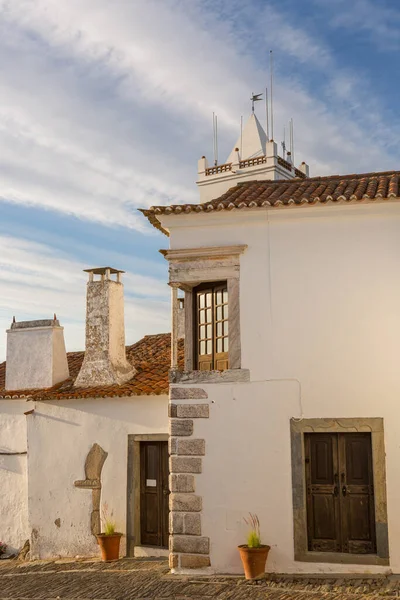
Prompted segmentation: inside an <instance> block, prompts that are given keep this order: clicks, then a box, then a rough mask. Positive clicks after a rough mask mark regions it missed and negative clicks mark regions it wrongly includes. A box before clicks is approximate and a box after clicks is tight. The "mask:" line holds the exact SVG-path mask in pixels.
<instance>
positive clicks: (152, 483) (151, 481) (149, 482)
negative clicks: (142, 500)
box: [146, 479, 157, 487]
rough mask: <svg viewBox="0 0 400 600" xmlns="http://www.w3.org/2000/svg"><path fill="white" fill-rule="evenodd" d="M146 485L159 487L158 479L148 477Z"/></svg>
mask: <svg viewBox="0 0 400 600" xmlns="http://www.w3.org/2000/svg"><path fill="white" fill-rule="evenodd" d="M146 487H157V479H146Z"/></svg>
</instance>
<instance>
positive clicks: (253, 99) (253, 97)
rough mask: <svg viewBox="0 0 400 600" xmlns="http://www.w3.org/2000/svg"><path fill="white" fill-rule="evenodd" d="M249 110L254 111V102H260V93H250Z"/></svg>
mask: <svg viewBox="0 0 400 600" xmlns="http://www.w3.org/2000/svg"><path fill="white" fill-rule="evenodd" d="M250 100H251V112H254V102H260V100H262V94H253V93H252V94H251V98H250Z"/></svg>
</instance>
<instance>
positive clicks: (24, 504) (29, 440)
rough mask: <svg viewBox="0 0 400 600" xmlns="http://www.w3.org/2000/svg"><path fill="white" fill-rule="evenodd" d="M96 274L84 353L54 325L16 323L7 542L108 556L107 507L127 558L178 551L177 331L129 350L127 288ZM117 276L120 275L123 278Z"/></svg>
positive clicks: (10, 372)
mask: <svg viewBox="0 0 400 600" xmlns="http://www.w3.org/2000/svg"><path fill="white" fill-rule="evenodd" d="M120 277H121V273H120V272H118V271H116V270H115V269H110V268H104V269H91V270H89V283H88V290H87V323H86V351H85V352H72V353H71V352H70V353H68V354H67V353H66V352H65V345H64V338H63V328H62V327H60V325H59V322H58V320H57V319H56V317H54V319H51V320H43V321H30V322H15V321H14V322H13V323H12V325H11V328H10V329H9V330H8V332H7V362H6V363H3V364H1V365H0V540H1V541H4V542H6V543H7V544H8V546H9V551H10V552H16V551H18V550H19V549H20V548H21V547H22V545H23V544H24V542H25V541H26V540H29V541H30V548H31V551H30V557H31V558H32V559H36V558H49V557H57V556H77V555H80V556H90V555H98V554H99V550H98V546H97V543H96V538H95V534H96V533H98V532H99V529H100V511H101V505H102V504H103V503H104V502H106V503H107V504H108V505H109V508H110V510H111V509H112V510H113V512H114V516H115V519H116V522H117V527H118V529H119V530H120V531H122V532H123V533H124V534H125V533H126V537H124V538H123V542H122V549H121V553H122V555H123V554H125V553H127V555H128V556H133V555H134V554H135V555H140V554H145V555H146V554H150V555H158V554H163V553H164V554H165V553H167V550H166V549H165V548H166V547H167V546H168V466H167V465H168V368H169V364H170V354H171V353H170V347H171V337H170V334H161V335H151V336H146V337H144V338H143V339H142V340H140V341H139V342H137V343H136V344H133V345H132V346H128V347H127V348H126V351H125V336H124V308H123V286H122V283H121V281H120ZM115 278H116V279H115Z"/></svg>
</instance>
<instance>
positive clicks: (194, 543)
mask: <svg viewBox="0 0 400 600" xmlns="http://www.w3.org/2000/svg"><path fill="white" fill-rule="evenodd" d="M170 542H171V552H183V553H186V554H209V552H210V539H209V538H208V537H201V536H194V535H173V536H171V538H170ZM181 560H182V557H181ZM181 564H182V563H181Z"/></svg>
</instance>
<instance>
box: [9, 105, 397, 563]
mask: <svg viewBox="0 0 400 600" xmlns="http://www.w3.org/2000/svg"><path fill="white" fill-rule="evenodd" d="M236 148H238V150H237V149H236ZM308 174H309V173H308V167H307V165H306V164H305V163H302V165H301V166H300V168H296V167H294V165H293V164H292V161H291V157H290V156H284V157H279V156H278V153H277V148H276V145H275V143H274V142H273V141H269V140H267V139H266V135H265V133H264V132H263V131H262V128H261V125H260V123H259V122H258V121H257V119H256V117H255V116H254V115H252V116H251V117H250V120H249V122H248V124H247V126H246V128H245V130H244V132H243V137H242V139H241V140H240V141H239V142H238V143H237V144H236V146H235V147H234V149H233V150H232V153H231V155H230V158H229V159H228V161H227V162H226V163H225V164H224V165H214V166H213V167H208V165H207V161H206V159H204V158H202V159H201V161H200V164H199V180H198V186H199V189H200V199H201V201H202V202H201V203H200V204H197V205H175V206H169V207H168V206H167V207H166V206H159V207H153V208H151V209H149V210H144V211H143V212H144V214H145V215H146V216H147V217H148V218H149V220H150V222H151V223H152V224H153V225H154V226H156V227H157V228H158V229H159V230H161V231H162V232H164V233H165V234H167V235H168V236H169V249H168V250H164V251H163V254H164V256H165V258H166V259H167V260H168V261H169V267H170V268H169V283H170V286H171V289H172V314H173V320H172V344H171V350H172V351H171V352H170V351H169V344H170V342H171V340H170V336H169V335H161V336H148V337H146V338H144V339H143V340H141V341H140V342H138V343H137V344H135V345H134V346H132V347H128V349H127V352H126V354H125V350H124V349H125V342H124V333H123V306H122V287H121V286H122V284H121V282H120V280H119V278H120V273H119V272H118V271H115V270H113V269H110V268H104V269H92V270H90V271H89V283H88V295H87V298H88V305H87V328H86V332H87V335H86V352H85V358H84V357H83V353H73V354H69V355H67V360H66V359H65V349H64V345H63V337H62V330H61V328H60V326H59V323H58V321H57V320H56V319H54V320H50V321H41V322H33V323H13V324H12V326H11V328H10V330H9V332H8V352H7V364H6V365H5V364H3V365H0V411H1V415H0V423H1V425H2V427H1V428H0V445H1V450H2V451H4V452H5V453H6V455H4V453H3V454H2V455H1V456H0V464H1V467H2V468H1V470H0V478H1V479H0V511H1V512H0V516H1V518H0V539H3V540H4V541H6V542H8V543H10V545H11V546H14V547H15V548H18V547H19V546H21V545H22V543H23V542H24V541H25V540H26V539H29V540H30V541H31V556H32V558H38V557H41V558H44V557H48V556H58V555H60V556H71V555H72V556H75V555H77V554H79V555H82V554H86V555H87V554H97V553H98V550H97V547H96V542H95V538H94V534H95V533H96V531H98V528H99V508H100V505H101V502H102V501H107V502H108V504H109V505H110V506H113V508H114V512H115V514H116V517H117V520H118V524H119V528H120V529H121V530H122V531H123V532H126V533H127V542H128V543H127V550H126V551H127V553H128V555H132V554H133V553H134V552H139V553H140V552H141V553H145V552H148V553H160V552H162V551H163V550H162V548H164V547H165V546H166V541H167V537H168V535H167V525H166V521H167V514H168V507H167V499H168V496H169V506H170V514H169V521H170V536H169V545H170V565H171V568H172V570H173V571H175V572H184V571H186V570H187V569H200V570H201V571H202V572H223V573H226V572H231V573H240V572H242V567H241V564H240V559H239V554H238V551H237V545H238V544H241V543H244V542H245V534H246V528H245V526H244V523H243V517H244V516H246V515H247V513H248V512H249V511H251V512H255V513H257V514H258V516H259V518H260V521H261V529H262V535H263V542H264V543H267V544H269V545H270V546H271V552H270V556H269V558H268V562H267V569H268V570H270V571H276V572H315V573H325V572H326V573H329V572H351V573H354V572H357V573H387V572H391V571H393V572H397V573H398V572H400V537H399V536H398V535H397V533H398V530H399V529H400V517H399V516H398V510H397V507H398V500H399V498H400V476H399V473H398V468H397V465H398V464H399V462H400V446H399V443H398V431H399V426H398V420H399V416H400V409H399V408H398V398H399V397H400V371H399V369H398V366H397V363H398V356H399V355H400V310H399V306H400V282H399V281H400V280H399V278H398V276H397V274H398V263H399V261H400V235H399V232H400V203H399V199H400V190H399V176H400V172H398V171H393V172H388V173H370V174H363V175H346V176H332V177H316V178H309V177H308ZM114 277H115V278H116V280H113V278H114ZM98 278H100V279H98ZM179 289H180V290H182V292H183V294H184V308H182V306H183V303H182V300H179V301H178V290H179ZM182 312H184V315H185V323H184V333H185V344H184V352H183V344H182V342H181V341H180V342H179V341H178V340H179V338H180V337H181V336H180V331H181V324H180V323H179V320H180V317H181V315H182ZM183 353H184V360H183ZM181 355H182V356H181ZM170 361H171V363H172V369H171V373H170V381H171V385H170V392H169V406H168V411H169V454H170V459H169V471H170V478H169V486H167V483H166V481H167V473H168V467H167V450H166V442H167V439H168V417H167V405H168V396H167V391H168V366H169V363H170ZM67 369H69V373H70V377H69V378H67V375H68V373H67ZM19 452H22V454H15V453H19ZM26 452H27V454H24V453H26ZM168 487H169V489H168ZM169 492H170V493H169ZM127 507H128V508H127ZM146 515H147V516H146ZM160 548H161V550H160Z"/></svg>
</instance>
